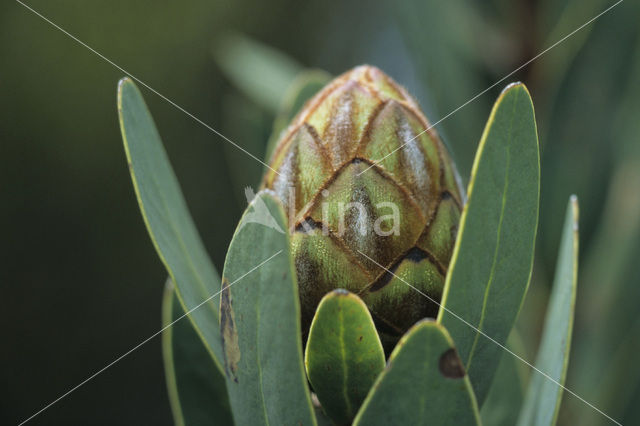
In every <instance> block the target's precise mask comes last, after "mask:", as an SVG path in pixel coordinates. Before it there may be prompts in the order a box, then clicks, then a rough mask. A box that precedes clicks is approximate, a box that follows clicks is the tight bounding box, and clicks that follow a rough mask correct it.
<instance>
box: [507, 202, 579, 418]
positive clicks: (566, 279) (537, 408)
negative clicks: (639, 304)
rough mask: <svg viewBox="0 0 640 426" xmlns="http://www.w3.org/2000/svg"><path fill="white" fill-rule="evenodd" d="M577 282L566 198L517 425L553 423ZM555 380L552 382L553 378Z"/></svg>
mask: <svg viewBox="0 0 640 426" xmlns="http://www.w3.org/2000/svg"><path fill="white" fill-rule="evenodd" d="M577 283H578V199H577V198H576V197H575V196H572V197H571V199H570V200H569V206H568V208H567V214H566V218H565V222H564V229H563V231H562V240H561V241H560V251H559V254H558V266H557V267H556V275H555V278H554V280H553V290H552V292H551V297H550V299H549V307H548V308H547V315H546V318H545V322H544V331H543V333H542V340H541V342H540V348H539V349H538V356H537V358H536V369H538V370H539V371H542V372H543V373H544V374H546V375H547V376H548V377H545V376H544V375H542V374H541V373H539V372H534V373H533V376H532V377H531V382H530V383H529V388H528V389H527V395H526V397H525V402H524V406H523V409H522V412H521V413H520V418H519V419H518V425H521V426H525V425H536V426H547V425H554V424H555V423H556V420H557V418H558V411H559V409H560V402H561V400H562V390H563V389H562V387H561V386H563V385H564V381H565V378H566V375H567V365H568V363H569V348H570V346H571V332H572V330H573V313H574V309H575V302H576V287H577ZM554 381H555V382H554Z"/></svg>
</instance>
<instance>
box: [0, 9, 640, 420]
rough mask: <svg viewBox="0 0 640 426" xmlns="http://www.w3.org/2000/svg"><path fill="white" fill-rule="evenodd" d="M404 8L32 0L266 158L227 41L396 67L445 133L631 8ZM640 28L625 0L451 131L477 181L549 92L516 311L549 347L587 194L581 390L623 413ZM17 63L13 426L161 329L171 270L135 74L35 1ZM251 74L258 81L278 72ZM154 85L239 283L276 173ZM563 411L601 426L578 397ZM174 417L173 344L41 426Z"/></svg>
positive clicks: (8, 348)
mask: <svg viewBox="0 0 640 426" xmlns="http://www.w3.org/2000/svg"><path fill="white" fill-rule="evenodd" d="M387 3H389V2H385V3H382V2H380V3H379V4H371V3H367V4H366V5H365V4H364V3H361V2H357V1H346V2H338V1H335V2H331V4H330V5H327V4H326V2H325V1H319V0H312V1H309V2H305V3H304V4H302V5H301V4H300V2H295V1H290V0H276V1H271V2H261V1H246V0H245V1H236V2H221V1H191V2H177V1H174V2H168V1H149V0H145V1H136V2H131V1H121V0H117V1H115V0H111V1H104V0H95V1H79V0H76V1H70V0H65V1H63V0H57V1H44V0H34V1H30V2H28V4H29V5H31V6H32V7H34V8H35V9H36V10H38V11H39V12H41V13H42V14H44V15H45V16H47V17H48V18H50V19H51V20H52V21H54V22H55V23H57V24H59V25H60V26H62V27H63V28H65V29H66V30H68V31H69V32H71V33H72V34H74V35H76V36H77V37H79V38H80V39H81V40H83V41H84V42H86V43H87V44H89V45H90V46H92V47H94V48H95V49H96V50H98V51H99V52H100V53H102V54H104V55H105V56H107V57H109V58H110V59H112V60H113V61H114V62H116V63H117V64H119V65H121V66H122V67H123V68H125V69H127V70H128V71H129V72H131V73H132V74H133V75H135V76H137V77H139V78H140V79H141V80H143V81H144V82H146V83H148V84H149V85H151V86H152V87H154V88H156V89H157V90H158V91H160V92H161V93H163V94H164V95H166V96H167V97H169V98H171V99H172V100H174V101H175V102H177V103H178V104H180V105H181V106H183V107H185V108H186V109H187V110H189V111H190V112H192V113H194V114H195V115H196V116H197V117H199V118H201V119H202V120H204V121H205V122H207V123H209V124H211V125H212V126H213V127H215V128H216V129H218V130H220V131H221V132H222V133H224V134H225V135H226V136H228V137H229V138H231V139H232V140H234V141H236V142H237V143H239V144H240V145H242V146H243V147H245V148H246V149H247V150H249V151H251V152H252V153H253V154H255V155H256V156H258V157H261V156H262V155H263V152H264V149H265V145H266V141H267V139H268V136H269V133H270V126H271V122H272V120H273V111H270V110H267V109H264V108H262V107H260V106H259V105H258V104H256V103H254V102H252V101H251V100H250V99H249V98H248V97H246V96H245V95H244V94H242V93H241V92H240V91H238V90H237V89H236V88H235V87H234V86H233V85H232V84H231V83H230V82H229V80H228V79H227V78H225V77H224V76H223V75H222V73H221V71H220V69H219V68H218V67H217V65H216V63H215V61H214V59H213V55H212V46H213V45H214V44H215V42H216V41H217V40H219V38H220V37H221V36H222V35H223V34H225V33H227V32H228V31H230V30H233V31H237V32H241V33H245V34H247V35H249V36H251V37H252V38H253V39H255V40H258V41H260V42H262V43H265V44H267V45H270V46H273V47H276V48H277V49H279V50H281V51H282V52H285V53H286V54H288V55H289V56H291V57H292V58H294V59H295V60H296V61H298V62H299V63H300V64H301V65H302V66H304V67H314V68H321V69H325V70H327V71H329V72H331V73H333V74H338V73H340V72H342V71H344V70H346V69H348V68H350V67H352V66H354V65H357V64H360V63H371V64H374V65H377V66H379V67H380V68H382V69H383V70H385V71H386V72H388V73H389V74H390V75H392V76H393V77H394V78H395V79H396V80H397V81H399V82H401V83H402V84H404V85H406V86H407V87H408V88H409V90H410V91H411V92H412V93H413V94H414V95H415V96H416V97H417V98H418V99H419V100H420V102H421V104H422V106H423V107H424V109H425V111H426V113H427V115H428V117H429V118H430V120H431V121H432V122H435V121H437V120H439V119H440V118H441V117H442V116H444V115H446V114H447V113H448V112H450V111H451V110H453V109H454V108H456V107H457V106H459V105H461V104H462V103H464V102H465V101H466V100H468V99H469V98H471V97H472V96H473V95H475V94H476V93H478V92H479V91H481V90H483V89H485V88H486V87H487V86H489V85H490V84H492V83H493V82H495V81H496V80H498V79H499V78H501V77H502V76H504V75H505V74H506V73H508V72H510V71H511V70H513V69H514V68H516V67H517V66H519V65H520V64H522V63H523V62H525V61H526V60H528V59H530V58H531V57H533V56H534V55H535V54H536V53H537V52H539V51H541V50H543V49H544V48H546V47H547V46H549V45H551V44H552V43H554V42H555V41H557V40H558V39H560V38H562V37H563V36H564V35H566V34H568V33H569V32H571V31H572V30H574V29H575V28H577V27H578V26H579V25H581V24H583V23H584V22H585V21H586V20H587V19H589V18H590V17H592V16H594V15H596V14H597V13H598V12H599V11H601V10H604V9H605V8H606V7H608V6H609V5H611V4H612V3H613V2H612V1H604V0H590V1H584V0H570V1H552V0H547V1H533V0H531V1H520V2H512V1H507V0H494V1H489V2H487V1H472V0H458V1H449V2H438V1H435V0H429V1H418V0H410V1H406V2H402V4H403V6H402V7H398V8H397V9H394V10H390V9H389V6H388V5H386V4H387ZM389 4H390V3H389ZM639 17H640V5H639V4H638V3H637V2H633V1H630V0H627V1H625V2H623V3H622V4H621V5H619V6H617V7H616V8H614V9H613V10H612V11H611V12H610V13H608V14H607V15H605V16H603V17H602V18H601V19H599V20H598V21H596V22H595V23H594V24H593V25H591V26H589V27H587V28H585V29H584V30H583V31H581V32H580V33H578V34H576V35H575V36H574V37H572V38H571V39H569V40H568V41H567V42H566V43H563V44H561V45H560V46H558V47H557V48H556V49H554V50H552V51H551V52H549V53H548V54H547V55H545V56H543V57H542V58H540V59H539V60H538V61H536V62H534V63H533V64H531V65H530V66H528V67H525V68H524V69H523V70H521V71H520V72H518V73H516V74H515V75H514V76H512V77H510V78H508V79H507V80H506V81H505V82H504V83H501V84H499V85H498V86H496V87H495V88H494V89H492V90H490V91H489V92H488V93H487V94H485V95H484V96H482V97H480V98H479V99H477V100H476V101H475V102H473V103H472V104H469V105H468V106H466V107H465V108H463V109H462V110H460V111H459V112H458V113H456V114H454V115H452V116H451V117H450V118H448V119H447V120H446V121H444V122H443V123H442V124H440V125H438V130H439V131H440V133H441V135H442V136H443V138H444V139H445V141H446V142H447V144H448V145H449V146H450V148H451V149H452V151H453V155H454V157H455V158H456V160H457V162H458V166H459V168H460V171H461V174H462V176H463V177H464V178H466V177H467V176H468V175H469V170H470V167H471V162H472V160H473V155H474V152H475V149H476V146H477V143H478V141H479V139H480V135H481V132H482V129H483V126H484V123H485V121H486V119H487V117H488V114H489V112H490V109H491V105H492V104H493V102H494V100H495V98H496V97H497V95H498V93H499V92H500V90H501V89H502V87H503V86H504V85H506V83H507V82H508V81H513V80H521V81H523V82H524V83H525V84H526V85H527V86H528V88H529V89H530V91H531V94H532V97H533V100H534V105H535V107H536V113H537V118H538V126H539V133H540V143H541V148H542V153H541V161H542V198H541V221H540V228H539V234H538V252H537V257H536V262H535V269H534V281H533V283H532V286H531V288H530V294H529V296H528V298H527V300H526V302H525V307H524V309H523V312H522V314H521V316H520V320H519V329H520V330H521V333H522V334H523V336H524V338H525V340H526V341H527V342H528V345H527V347H526V353H525V354H524V355H526V358H528V359H530V360H533V358H534V355H535V349H536V345H537V339H538V337H537V336H538V333H539V331H540V326H541V319H542V316H543V315H544V307H545V303H546V298H547V294H548V286H549V283H550V281H551V278H550V277H552V276H553V271H554V267H555V265H554V262H555V258H556V252H557V246H558V239H559V234H560V230H561V226H562V220H563V214H564V211H565V205H566V200H567V198H568V196H569V194H571V193H574V192H575V193H577V195H578V196H579V198H580V203H581V250H582V257H581V260H582V262H583V266H582V268H581V272H582V273H583V275H582V276H581V278H580V281H579V287H578V302H577V303H578V310H577V317H576V329H575V336H574V342H575V345H574V348H573V351H572V354H571V363H572V366H571V367H570V372H569V378H568V383H567V384H568V387H569V388H571V389H572V390H573V391H575V392H577V393H578V394H580V395H582V396H584V397H585V398H586V399H588V400H590V401H591V402H593V403H594V404H595V405H596V406H598V407H599V408H601V409H603V410H604V411H605V412H607V413H608V414H610V415H612V416H613V417H614V418H616V419H617V420H619V421H621V422H622V423H634V422H638V421H639V419H640V410H639V409H638V408H637V407H638V406H639V403H640V372H639V371H638V368H637V367H635V365H634V364H633V363H637V361H636V358H637V357H635V356H634V355H635V351H637V350H638V346H639V345H640V341H639V337H638V336H640V332H639V331H638V330H639V327H640V325H639V324H640V320H638V318H639V315H638V308H637V302H636V301H637V300H638V299H639V297H640V286H639V285H637V284H638V278H639V277H638V273H637V266H636V264H635V262H634V260H635V258H636V257H637V256H638V254H640V246H639V244H638V243H637V241H638V240H639V239H638V236H640V235H639V234H640V226H639V225H640V216H639V215H638V209H634V207H633V206H634V205H635V204H637V203H638V201H639V200H638V197H639V195H638V194H639V192H640V178H639V177H638V173H639V172H638V170H640V166H638V164H640V149H639V148H638V147H639V146H640V143H639V142H640V140H639V139H640V136H638V135H640V125H639V124H638V123H639V122H638V116H639V115H640V84H639V80H638V75H640V43H639V38H640V32H639V31H638V30H639V29H640V27H638V24H637V22H638V21H639V19H638V18H639ZM0 60H1V64H2V66H1V67H0V99H1V101H0V129H1V130H0V162H1V163H0V195H1V198H0V200H1V201H0V206H1V208H0V226H1V233H0V235H1V237H2V245H1V247H0V262H1V265H0V266H1V267H0V285H1V289H2V296H3V297H2V301H1V302H0V303H1V306H2V309H0V321H1V322H2V324H3V330H4V333H3V334H4V339H3V343H2V350H1V351H0V363H1V364H2V365H3V368H2V369H0V384H1V385H0V423H2V424H15V423H17V422H19V421H21V420H23V419H25V418H26V417H28V416H30V415H31V414H33V413H34V412H35V411H37V410H39V409H40V408H41V407H42V406H43V405H45V404H46V403H49V402H50V401H51V400H53V399H55V398H56V397H58V396H59V395H60V394H61V393H63V392H65V391H67V390H68V389H69V388H71V387H73V386H74V385H76V384H77V383H78V382H80V381H81V380H83V379H85V378H86V377H87V376H88V375H90V374H91V373H93V372H95V371H96V370H98V369H100V368H102V367H103V366H104V365H105V364H107V363H108V362H111V361H112V360H113V359H114V358H116V357H117V356H119V355H120V354H122V353H123V352H125V351H127V350H128V349H130V348H131V347H133V346H134V345H136V344H137V343H138V342H140V341H141V340H143V339H144V338H146V337H148V336H149V335H151V334H153V333H154V332H156V331H157V330H158V329H159V328H160V324H161V323H160V303H161V299H162V288H163V283H164V280H165V278H166V273H165V271H164V269H163V267H162V264H161V263H160V261H159V260H158V259H157V257H156V254H155V251H154V250H153V247H152V245H151V242H150V240H149V238H148V236H147V234H146V230H145V227H144V226H143V222H142V219H141V216H140V213H139V211H138V206H137V203H136V201H135V196H134V192H133V188H132V185H131V182H130V178H129V173H128V170H127V165H126V161H125V155H124V152H123V149H122V143H121V139H120V132H119V128H118V121H117V113H116V83H117V81H118V79H119V78H120V77H122V76H123V73H122V72H121V71H118V70H117V69H115V68H113V67H112V66H111V65H109V64H107V63H105V62H104V61H102V60H101V59H100V58H98V57H97V56H96V55H94V54H92V53H91V52H90V51H88V50H87V49H85V48H83V47H81V46H79V45H78V44H77V43H75V42H74V41H72V40H71V39H69V38H68V37H67V36H65V35H64V34H62V33H60V32H59V31H57V30H55V29H53V28H52V27H51V26H50V25H49V24H47V23H45V22H44V21H42V20H41V19H40V18H38V17H37V16H35V15H34V14H33V13H31V12H29V11H28V10H27V9H25V8H24V7H22V6H21V5H20V4H18V3H16V2H3V3H2V5H0ZM253 71H254V73H255V75H256V76H257V78H259V76H260V69H255V70H253ZM143 94H144V96H145V98H146V101H147V103H148V105H149V107H150V110H151V112H152V113H153V115H154V117H155V119H156V123H157V125H158V128H159V131H160V133H161V135H162V137H163V140H164V142H165V145H166V147H167V151H168V153H169V155H170V157H171V160H172V162H173V165H174V168H175V170H176V172H177V174H178V177H179V179H180V181H181V184H182V188H183V191H184V193H185V196H186V198H187V201H188V203H189V206H190V208H191V212H192V214H193V216H194V220H195V222H196V224H197V226H198V228H199V230H200V232H201V235H202V237H203V239H204V241H205V244H206V246H207V249H208V251H209V253H210V254H211V256H212V258H213V260H214V262H215V264H216V265H217V266H218V269H219V271H221V270H222V263H223V260H224V254H225V251H226V247H227V244H228V242H229V240H230V237H231V234H232V232H233V229H234V227H235V224H236V222H237V221H238V219H239V217H240V214H241V211H242V209H243V208H244V207H245V205H246V203H245V202H244V196H243V191H242V189H243V187H244V186H247V185H253V186H254V188H255V185H256V183H257V181H258V179H259V176H260V174H261V171H262V167H261V166H260V165H259V164H258V163H256V162H255V161H254V160H252V159H251V158H249V157H248V156H246V155H245V154H242V153H240V152H239V151H237V150H236V149H235V148H233V147H231V146H230V145H228V144H227V143H226V142H224V141H222V140H221V139H220V138H219V137H217V136H215V135H214V134H212V133H211V132H210V131H209V130H207V129H206V128H204V127H202V126H200V125H199V124H197V123H195V122H194V121H193V120H192V119H191V118H189V117H187V116H186V115H184V114H182V113H181V112H179V111H177V110H175V109H174V108H173V107H172V106H170V105H169V104H167V103H166V102H165V101H163V100H161V99H159V98H158V97H157V96H155V95H153V94H152V93H150V92H148V91H145V90H144V89H143ZM629 170H630V171H631V172H629ZM634 170H635V173H634ZM625 171H626V172H625ZM623 172H624V173H626V175H625V178H624V179H622V180H621V182H623V183H622V185H621V184H619V183H618V184H616V183H615V182H616V180H615V177H616V176H618V177H619V176H621V174H622V173H623ZM616 185H617V186H616ZM613 186H616V188H618V192H616V194H618V195H617V198H615V197H614V199H611V197H610V196H611V194H612V193H613V191H612V187H613ZM612 231H618V232H617V233H616V232H612ZM594 277H597V278H594ZM601 300H604V302H602V303H600V301H601ZM603 305H604V307H603ZM614 314H615V315H614ZM625 362H626V364H625ZM614 364H617V365H618V368H617V369H616V368H610V366H612V365H614ZM620 365H622V366H623V367H629V368H620ZM631 367H633V368H631ZM585 372H586V373H585ZM605 379H606V380H605ZM596 385H598V386H596ZM600 385H601V386H600ZM620 394H621V395H622V398H621V397H620ZM560 416H561V417H560V422H563V421H564V422H567V421H569V420H570V419H571V420H574V421H580V422H581V423H582V424H599V423H601V422H603V418H602V417H600V416H599V415H598V414H597V413H595V412H594V411H592V410H590V409H589V408H588V407H586V406H585V405H584V404H582V403H580V402H579V401H577V400H575V399H574V398H572V397H570V396H565V400H564V404H563V409H562V412H561V414H560ZM170 422H171V415H170V410H169V403H168V399H167V396H166V391H165V384H164V377H163V370H162V360H161V351H160V339H156V340H154V341H152V342H151V343H149V344H148V345H146V346H144V347H143V348H141V349H140V350H138V351H137V352H135V353H133V354H132V355H131V356H129V357H128V358H126V359H125V360H123V361H122V362H120V363H119V364H117V365H116V366H114V367H113V368H112V369H110V370H108V371H107V372H106V373H104V374H102V375H100V376H99V377H98V378H96V379H95V380H94V381H92V382H90V383H88V384H87V385H86V386H84V387H82V388H80V389H79V390H78V391H76V392H75V393H73V394H72V395H71V396H69V397H68V398H67V399H64V400H62V401H61V402H59V403H58V404H56V405H55V406H53V407H52V408H51V409H50V410H48V411H47V412H45V413H43V414H42V415H41V416H40V417H38V418H36V419H35V420H34V421H33V424H141V423H143V424H169V423H170Z"/></svg>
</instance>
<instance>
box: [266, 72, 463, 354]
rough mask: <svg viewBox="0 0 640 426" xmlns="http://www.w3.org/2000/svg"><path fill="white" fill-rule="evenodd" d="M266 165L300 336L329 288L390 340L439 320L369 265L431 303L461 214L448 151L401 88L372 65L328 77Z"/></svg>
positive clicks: (427, 305)
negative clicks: (281, 216) (291, 265)
mask: <svg viewBox="0 0 640 426" xmlns="http://www.w3.org/2000/svg"><path fill="white" fill-rule="evenodd" d="M270 165H271V167H272V168H273V169H275V170H276V171H277V173H276V172H274V171H268V172H267V174H266V175H265V177H264V180H263V188H267V189H271V190H273V191H274V192H275V193H276V195H277V196H278V197H279V198H280V199H281V201H282V202H283V203H284V205H285V207H286V209H287V210H288V211H289V216H290V225H291V231H292V238H291V241H292V242H291V244H292V254H293V257H294V261H295V265H296V269H297V274H298V283H299V286H300V298H301V302H302V303H301V305H302V320H303V330H305V329H306V328H308V325H309V323H310V321H311V318H312V316H313V313H314V312H315V308H316V306H317V304H318V302H319V301H320V299H321V298H322V297H323V296H324V295H325V294H326V293H327V292H329V291H331V290H332V289H335V288H345V289H348V290H350V291H352V292H354V293H357V294H358V295H359V296H360V297H361V298H362V299H363V300H364V301H365V302H366V303H367V305H368V306H369V308H370V310H371V312H372V314H373V317H374V318H375V320H376V322H377V325H378V329H379V330H380V331H381V335H382V336H383V340H384V339H387V340H388V341H389V342H393V341H395V340H396V338H397V337H399V336H400V335H401V334H402V333H403V332H404V331H406V330H407V329H408V328H409V327H410V326H411V325H412V324H413V323H415V322H416V321H417V320H419V319H421V318H423V317H434V316H435V315H436V314H437V305H435V304H434V303H433V302H431V301H430V300H429V299H427V298H424V297H416V295H415V293H414V290H412V289H411V288H409V287H408V286H407V285H406V284H405V283H403V282H402V281H401V280H400V279H398V278H395V277H393V275H391V274H389V273H388V272H385V271H384V269H383V268H381V267H380V266H378V265H377V264H376V263H378V264H380V265H383V266H384V267H385V268H388V269H389V270H391V271H393V273H394V274H396V275H398V276H399V277H401V278H402V279H404V280H405V281H407V282H411V283H412V284H413V285H415V286H416V287H417V288H418V289H420V290H421V291H423V292H425V293H426V294H428V295H429V296H430V297H431V298H433V299H434V300H439V299H440V297H441V293H442V288H443V285H444V277H445V274H446V270H447V267H448V264H449V260H450V257H451V251H452V249H453V245H454V242H455V236H456V232H457V225H458V221H459V217H460V210H461V205H462V191H461V189H460V187H459V185H458V183H457V174H456V171H455V168H454V166H453V164H452V162H451V160H450V158H449V156H448V153H447V152H446V149H445V147H444V145H443V144H442V142H441V141H440V139H439V137H438V135H437V134H436V133H435V131H434V130H433V129H431V128H430V125H429V122H428V121H427V119H426V118H425V117H424V115H423V114H422V113H421V112H420V109H419V107H418V105H417V103H416V102H415V101H414V100H413V99H412V98H411V97H410V96H409V95H408V94H407V93H406V91H405V90H404V89H403V88H401V87H400V86H399V85H398V84H396V83H395V82H394V81H393V80H391V78H389V77H388V76H387V75H385V74H384V73H383V72H381V71H380V70H378V69H377V68H374V67H370V66H360V67H357V68H355V69H353V70H351V71H349V72H347V73H345V74H343V75H342V76H340V77H338V78H336V79H335V80H334V81H333V82H331V83H330V84H329V85H327V86H326V87H325V88H324V89H323V90H322V91H320V92H319V93H318V94H317V95H316V96H315V97H313V98H312V99H311V100H309V101H308V102H307V104H306V105H305V107H304V108H303V109H302V111H301V112H300V113H299V114H298V115H297V116H296V117H295V118H294V120H293V122H292V124H291V125H290V126H289V128H288V129H287V130H286V131H285V132H284V133H283V135H282V137H281V139H280V141H279V143H278V146H277V147H276V149H275V151H274V153H273V154H272V157H271V159H270ZM394 209H395V210H394ZM394 211H395V212H396V213H397V215H396V216H395V217H394V216H393V213H394ZM363 231H364V232H363ZM371 259H372V260H371Z"/></svg>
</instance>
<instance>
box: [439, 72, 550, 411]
mask: <svg viewBox="0 0 640 426" xmlns="http://www.w3.org/2000/svg"><path fill="white" fill-rule="evenodd" d="M468 192H469V194H468V202H467V204H466V205H465V207H464V211H463V213H462V217H461V219H460V231H459V233H458V238H457V241H456V245H455V248H454V251H453V256H452V259H451V265H450V270H449V273H448V275H447V278H446V282H445V287H444V294H443V297H442V308H441V309H440V311H439V313H438V322H440V323H441V324H443V325H444V326H445V327H446V328H447V330H449V333H451V337H452V338H453V341H454V342H455V344H456V347H457V348H458V352H459V353H460V357H461V358H462V360H463V362H464V365H465V367H466V369H467V372H468V374H469V377H470V379H471V383H472V384H473V388H474V390H475V392H476V396H477V398H478V402H479V403H480V405H482V402H483V401H484V399H485V397H486V395H487V392H488V390H489V387H490V385H491V380H492V379H493V376H494V373H495V371H496V368H497V367H498V362H499V361H500V355H501V352H502V351H503V349H502V348H501V347H500V346H499V345H504V343H505V341H506V339H507V336H508V335H509V332H510V331H511V328H512V326H513V323H514V321H515V319H516V316H517V314H518V311H519V309H520V306H521V304H522V300H523V298H524V295H525V293H526V291H527V287H528V285H529V280H530V277H531V269H532V265H533V252H534V244H535V236H536V229H537V225H538V203H539V192H540V159H539V153H538V136H537V133H536V124H535V117H534V112H533V104H532V102H531V98H530V96H529V92H528V91H527V89H526V88H525V86H524V85H523V84H520V83H518V84H512V85H509V86H508V87H507V88H506V89H505V90H504V91H503V92H502V94H501V95H500V97H499V98H498V100H497V101H496V103H495V105H494V107H493V111H492V112H491V116H490V117H489V120H488V122H487V125H486V127H485V130H484V133H483V135H482V139H481V140H480V146H479V147H478V152H477V154H476V159H475V162H474V165H473V171H472V174H471V181H470V183H469V191H468Z"/></svg>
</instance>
